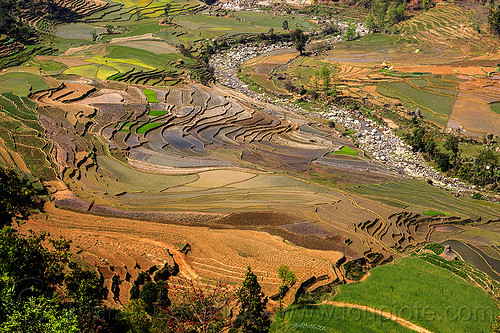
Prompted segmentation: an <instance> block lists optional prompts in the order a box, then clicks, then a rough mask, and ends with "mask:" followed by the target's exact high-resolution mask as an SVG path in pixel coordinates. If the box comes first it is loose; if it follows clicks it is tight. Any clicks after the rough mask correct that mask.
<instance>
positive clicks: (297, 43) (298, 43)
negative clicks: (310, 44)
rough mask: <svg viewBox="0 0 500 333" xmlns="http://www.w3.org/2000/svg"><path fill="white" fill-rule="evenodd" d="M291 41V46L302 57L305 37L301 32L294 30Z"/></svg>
mask: <svg viewBox="0 0 500 333" xmlns="http://www.w3.org/2000/svg"><path fill="white" fill-rule="evenodd" d="M292 40H293V46H294V47H295V48H296V49H297V51H299V53H300V54H301V55H302V54H303V52H304V50H305V48H306V42H307V37H306V35H304V32H303V31H302V30H300V29H295V30H294V31H293V32H292Z"/></svg>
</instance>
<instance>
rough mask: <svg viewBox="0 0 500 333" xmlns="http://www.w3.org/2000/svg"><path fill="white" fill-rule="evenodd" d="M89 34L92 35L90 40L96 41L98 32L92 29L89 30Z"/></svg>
mask: <svg viewBox="0 0 500 333" xmlns="http://www.w3.org/2000/svg"><path fill="white" fill-rule="evenodd" d="M90 35H92V41H94V42H97V40H98V39H99V34H98V33H97V31H96V30H92V31H91V32H90Z"/></svg>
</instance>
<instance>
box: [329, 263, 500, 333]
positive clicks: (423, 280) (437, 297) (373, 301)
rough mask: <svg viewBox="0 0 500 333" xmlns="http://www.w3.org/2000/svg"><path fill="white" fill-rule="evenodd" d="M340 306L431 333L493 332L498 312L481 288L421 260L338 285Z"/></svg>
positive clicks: (392, 266) (379, 270)
mask: <svg viewBox="0 0 500 333" xmlns="http://www.w3.org/2000/svg"><path fill="white" fill-rule="evenodd" d="M334 300H335V301H344V302H349V303H355V304H361V305H367V306H370V307H373V308H377V309H380V310H384V311H388V312H391V313H393V314H395V315H397V316H400V317H402V318H405V319H407V320H409V321H411V322H412V323H415V324H417V325H420V326H422V327H424V328H427V329H429V330H431V331H432V332H443V333H445V332H450V333H459V332H464V333H465V332H476V333H479V332H490V327H491V325H492V324H493V322H494V317H495V316H496V315H498V312H499V309H498V308H497V307H496V305H495V303H494V301H493V299H492V298H491V297H490V296H489V295H488V294H486V293H485V292H484V291H483V290H482V289H479V288H477V287H475V286H472V285H470V284H468V283H467V282H465V281H464V280H462V279H461V278H459V277H458V276H456V275H454V274H453V273H451V272H450V271H448V270H446V269H444V268H440V267H437V266H434V265H432V264H429V263H427V262H426V261H424V260H422V259H420V258H414V257H406V258H401V259H399V260H396V261H395V262H394V263H392V264H388V265H384V266H379V267H375V268H374V269H372V270H371V271H370V276H369V277H368V278H367V279H366V280H365V281H364V282H361V283H351V284H348V285H341V286H339V293H338V295H337V296H335V297H334Z"/></svg>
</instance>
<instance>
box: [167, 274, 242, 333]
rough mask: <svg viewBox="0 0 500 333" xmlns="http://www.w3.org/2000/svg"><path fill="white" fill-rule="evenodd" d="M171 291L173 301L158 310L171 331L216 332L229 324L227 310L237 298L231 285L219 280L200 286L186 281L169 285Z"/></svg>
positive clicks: (229, 319)
mask: <svg viewBox="0 0 500 333" xmlns="http://www.w3.org/2000/svg"><path fill="white" fill-rule="evenodd" d="M171 291H173V293H172V296H173V298H175V302H173V304H172V305H171V306H168V307H162V308H161V310H162V312H163V313H164V314H165V316H164V317H163V318H164V320H165V321H166V322H167V323H168V325H169V327H170V328H171V329H172V330H173V331H174V332H200V333H218V332H222V331H224V330H225V329H227V328H228V327H230V325H231V318H230V316H229V315H228V314H227V313H228V312H229V310H230V306H231V305H232V304H233V303H234V301H235V300H236V296H235V292H234V290H233V289H232V288H230V287H228V286H227V285H225V284H222V283H220V282H219V283H217V285H216V286H215V287H210V286H207V287H201V286H199V285H196V284H195V283H194V282H193V281H189V285H188V286H187V287H185V288H177V287H172V288H171Z"/></svg>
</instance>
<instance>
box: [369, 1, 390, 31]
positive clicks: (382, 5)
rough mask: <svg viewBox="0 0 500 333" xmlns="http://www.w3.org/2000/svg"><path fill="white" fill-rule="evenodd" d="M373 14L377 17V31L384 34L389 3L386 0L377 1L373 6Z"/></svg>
mask: <svg viewBox="0 0 500 333" xmlns="http://www.w3.org/2000/svg"><path fill="white" fill-rule="evenodd" d="M372 13H373V16H374V17H375V22H376V24H377V29H378V30H379V31H382V32H384V31H385V26H386V15H387V3H386V2H384V0H375V1H374V2H373V4H372Z"/></svg>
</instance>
